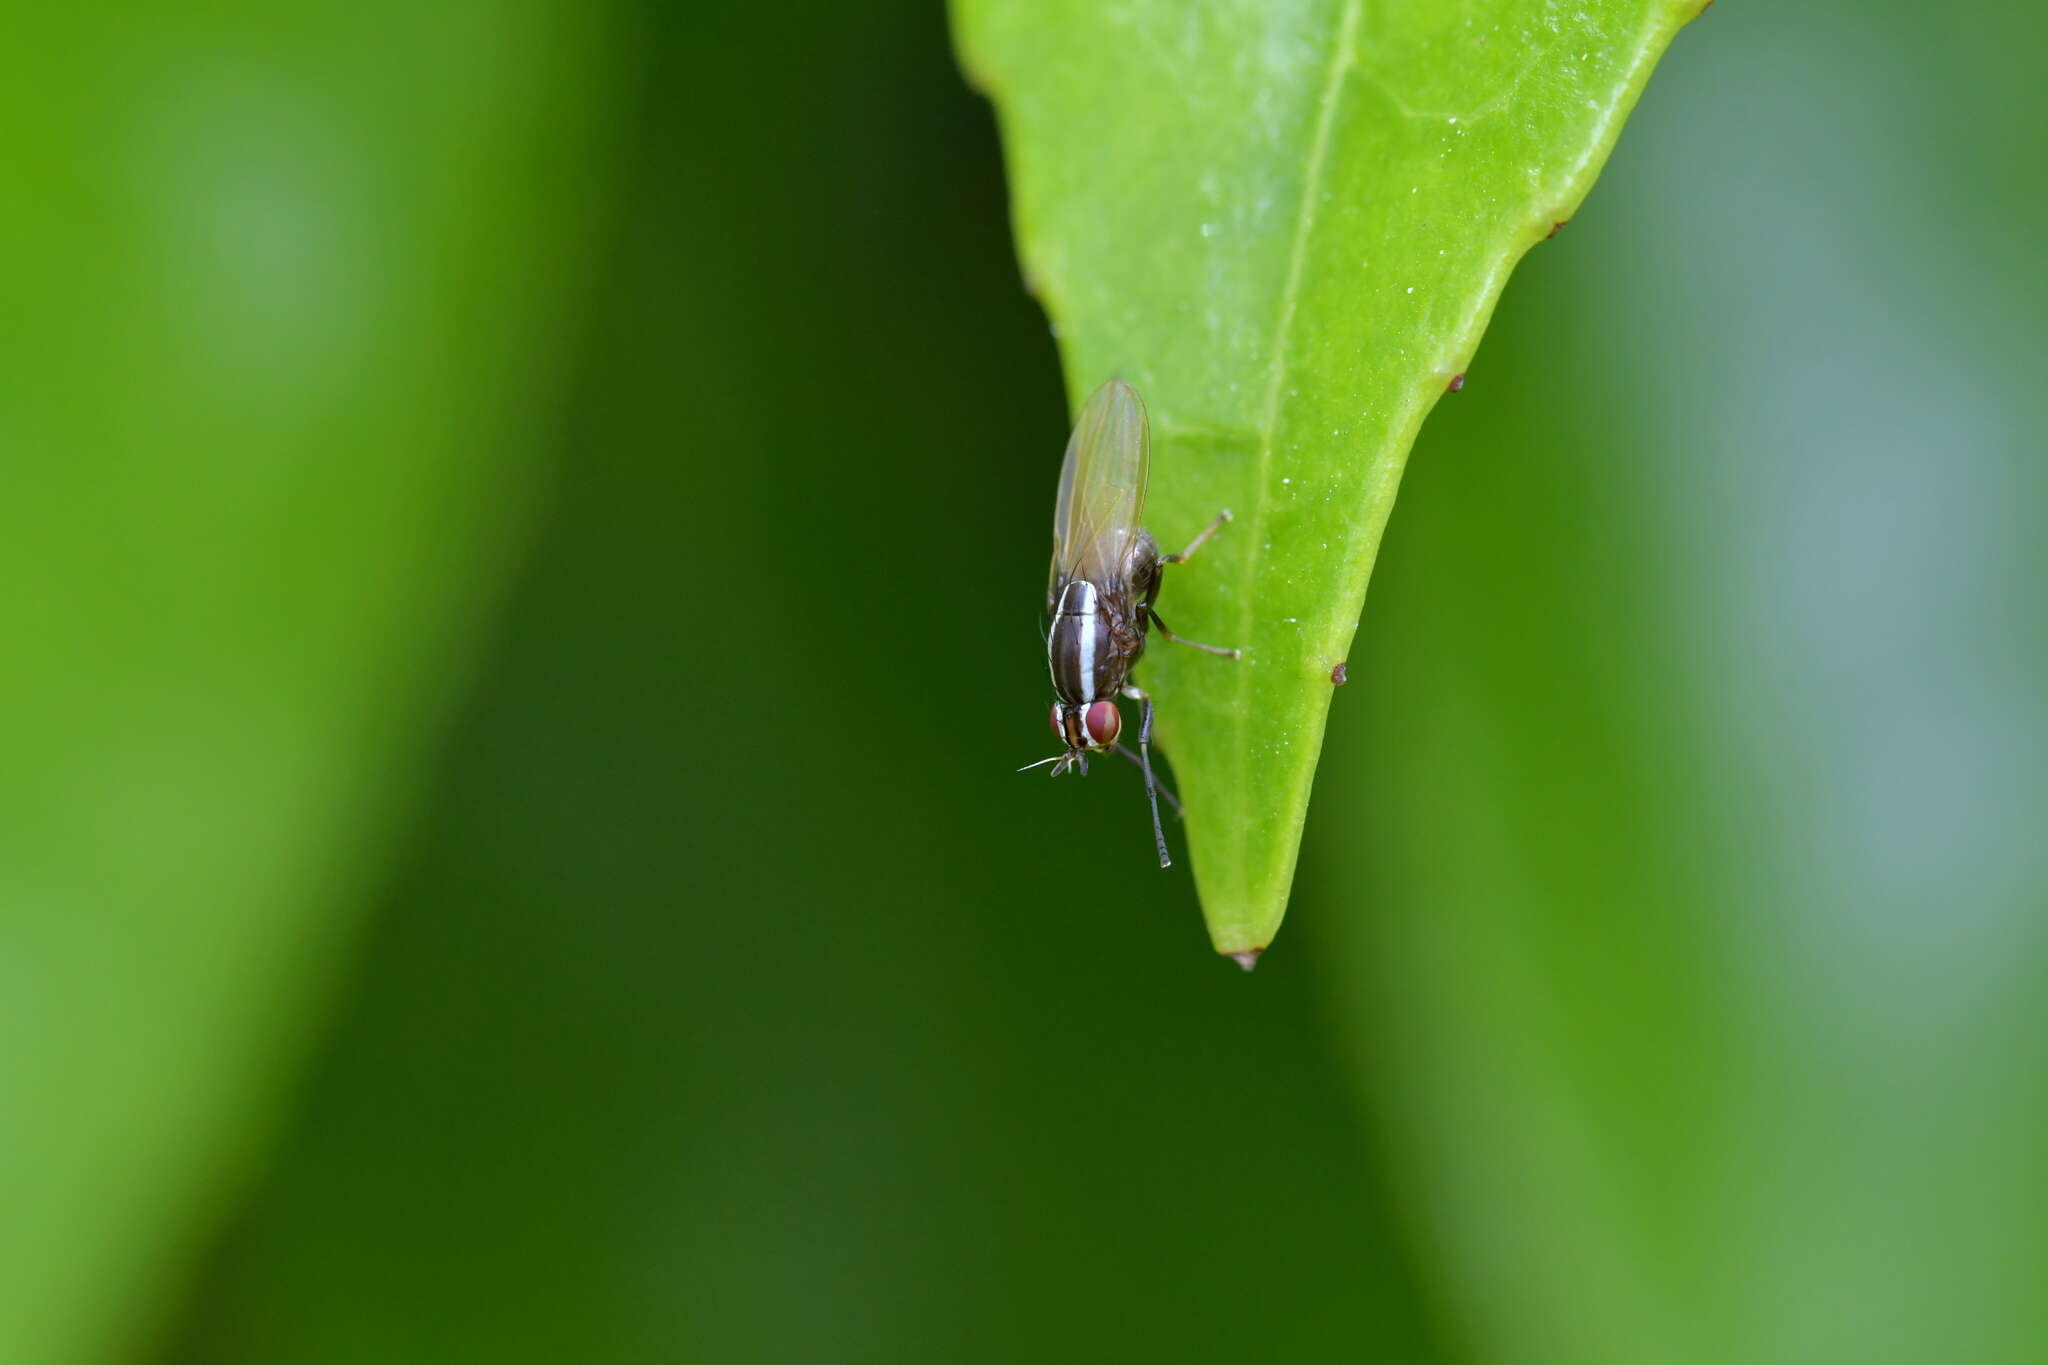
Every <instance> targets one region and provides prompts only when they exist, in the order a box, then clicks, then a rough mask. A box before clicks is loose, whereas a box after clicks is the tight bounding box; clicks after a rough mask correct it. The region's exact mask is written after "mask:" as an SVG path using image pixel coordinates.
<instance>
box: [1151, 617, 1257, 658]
mask: <svg viewBox="0 0 2048 1365" xmlns="http://www.w3.org/2000/svg"><path fill="white" fill-rule="evenodd" d="M1145 614H1146V615H1147V616H1149V617H1151V618H1152V624H1153V625H1155V626H1157V627H1159V633H1160V634H1161V635H1162V636H1164V637H1165V638H1166V642H1167V643H1168V644H1170V645H1186V646H1187V647H1188V648H1189V649H1199V650H1202V651H1203V652H1204V653H1208V654H1221V655H1222V656H1223V657H1224V658H1226V659H1235V658H1238V657H1240V656H1241V654H1242V651H1241V650H1235V649H1225V648H1224V647H1223V646H1222V645H1205V644H1203V643H1202V642H1201V641H1200V640H1190V639H1188V638H1186V637H1185V636H1181V635H1175V634H1174V633H1173V632H1172V631H1170V630H1168V629H1167V628H1166V622H1164V621H1162V620H1160V619H1159V609H1158V608H1157V607H1152V606H1147V607H1146V608H1145Z"/></svg>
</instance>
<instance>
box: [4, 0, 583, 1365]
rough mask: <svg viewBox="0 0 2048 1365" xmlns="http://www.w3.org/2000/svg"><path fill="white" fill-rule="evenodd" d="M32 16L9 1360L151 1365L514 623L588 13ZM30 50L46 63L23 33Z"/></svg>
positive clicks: (7, 671) (11, 964)
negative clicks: (518, 550)
mask: <svg viewBox="0 0 2048 1365" xmlns="http://www.w3.org/2000/svg"><path fill="white" fill-rule="evenodd" d="M113 9H114V10H115V13H114V14H111V15H108V14H100V15H99V16H98V17H97V18H85V17H83V16H82V15H80V14H76V13H74V12H73V11H72V10H70V9H67V8H61V7H49V6H31V7H25V8H24V9H23V10H22V12H21V13H20V14H19V15H18V16H16V19H17V24H16V27H17V31H16V32H15V33H14V34H13V41H14V42H15V43H16V45H17V46H18V47H20V48H21V50H23V51H25V52H34V53H39V54H44V58H43V59H41V60H36V61H25V62H19V63H16V64H15V66H14V68H13V69H12V71H11V72H10V78H9V80H8V82H7V83H6V86H5V88H4V91H0V200H4V201H5V202H6V203H7V204H8V205H10V209H9V212H8V223H7V232H8V242H9V250H8V251H7V252H6V254H5V257H4V259H0V313H4V314H5V316H6V317H7V319H8V325H7V326H6V327H4V328H0V370H4V371H5V373H6V374H7V376H8V380H7V383H6V385H5V389H6V392H5V394H4V395H0V452H4V453H0V460H4V475H5V477H4V480H0V482H4V487H5V493H4V496H0V585H4V586H0V638H4V639H5V640H6V642H7V643H6V645H5V649H6V652H7V663H6V665H5V666H4V667H0V754H4V755H5V759H4V764H0V1208H5V1209H6V1211H7V1213H6V1218H7V1232H6V1235H5V1236H4V1238H0V1282H4V1283H5V1284H6V1286H7V1289H6V1292H5V1293H4V1294H0V1359H4V1360H6V1361H9V1362H15V1363H18V1365H37V1363H38V1362H44V1361H77V1360H106V1359H115V1358H121V1359H127V1358H130V1356H132V1355H133V1354H134V1347H135V1344H136V1339H137V1338H138V1337H139V1336H142V1335H144V1334H151V1333H154V1332H155V1331H156V1330H157V1329H159V1328H160V1327H161V1325H162V1321H161V1320H162V1318H163V1317H164V1316H165V1309H164V1305H166V1304H167V1303H168V1302H170V1301H171V1300H172V1298H173V1282H174V1281H175V1279H176V1278H177V1277H179V1276H180V1275H181V1274H183V1273H186V1272H188V1271H189V1269H190V1268H191V1266H192V1264H193V1262H194V1260H195V1257H194V1252H195V1250H196V1249H197V1248H198V1247H199V1246H201V1245H203V1243H204V1240H205V1239H206V1237H207V1236H208V1234H209V1233H210V1232H211V1231H212V1230H213V1229H214V1227H215V1225H216V1223H217V1221H218V1219H219V1217H220V1212H221V1207H222V1204H223V1201H224V1197H225V1196H227V1195H229V1194H231V1193H232V1192H233V1191H234V1190H235V1188H236V1187H237V1186H238V1185H239V1183H240V1180H241V1178H242V1177H243V1175H244V1172H245V1169H246V1166H247V1163H248V1158H249V1156H250V1154H251V1152H252V1151H253V1150H254V1149H255V1148H257V1147H258V1146H259V1145H260V1144H261V1143H262V1141H263V1139H264V1137H265V1136H266V1133H267V1130H268V1129H269V1128H270V1127H271V1125H272V1123H273V1121H274V1118H273V1115H274V1112H275V1110H276V1108H277V1106H278V1104H279V1102H280V1100H281V1098H282V1097H281V1094H280V1091H281V1089H282V1086H281V1084H280V1082H281V1081H282V1079H283V1077H284V1074H285V1073H286V1072H287V1070H288V1069H289V1067H290V1066H291V1064H292V1063H293V1062H294V1061H295V1060H297V1058H298V1057H299V1056H300V1055H301V1054H302V1053H303V1051H304V1048H305V1045H306V1043H307V1041H308V1038H309V1035H310V1033H311V1030H312V1027H313V1026H314V1024H315V1023H316V1022H317V1020H318V1017H319V1009H318V1007H319V1005H320V1003H321V1001H322V1000H323V999H324V998H325V996H326V995H327V994H328V992H327V989H326V987H327V986H328V985H329V984H330V982H331V980H332V977H333V975H334V973H335V971H336V969H337V967H338V966H339V965H340V964H343V963H345V962H347V961H348V960H349V958H350V956H351V955H352V954H351V949H352V947H353V943H354V937H355V935H354V930H355V929H356V927H357V925H358V923H359V921H360V918H361V916H362V913H363V911H364V909H365V908H366V907H367V906H368V905H369V904H370V903H372V901H373V900H374V897H375V894H376V893H377V892H378V891H379V890H381V888H382V886H383V884H384V882H385V880H386V878H387V877H388V875H389V872H388V868H389V861H388V855H389V853H390V852H391V849H390V841H391V838H392V836H393V833H394V831H395V830H396V829H397V828H398V827H399V826H400V825H401V823H402V820H403V817H404V815H405V814H407V813H408V811H409V810H410V808H411V807H412V806H413V805H414V804H415V802H416V799H417V789H418V786H419V781H418V761H419V759H420V757H421V754H422V751H423V750H424V749H425V748H426V746H427V745H428V744H429V743H430V741H431V737H432V735H433V733H434V731H435V730H436V728H437V726H438V723H439V721H440V719H441V716H442V713H443V711H444V707H445V703H446V702H447V701H448V700H449V698H450V696H451V694H452V693H453V692H454V690H455V688H456V685H457V684H458V683H459V682H460V680H461V678H462V676H463V674H464V672H465V666H466V661H467V660H468V658H469V657H470V654H471V651H472V649H473V648H474V646H475V645H476V644H477V643H478V641H479V638H480V636H481V634H482V632H483V628H484V627H485V626H486V624H487V622H488V620H489V613H488V607H489V606H490V604H491V603H492V601H493V600H494V599H495V597H496V594H497V589H496V586H495V585H496V583H497V581H498V580H499V578H500V575H501V574H502V572H503V570H504V569H505V567H506V565H507V562H508V558H507V557H508V552H509V551H510V550H511V549H512V548H513V546H514V545H516V543H517V537H518V533H519V531H520V530H521V528H522V526H523V524H524V515H523V513H524V509H525V507H526V504H527V501H528V498H527V493H526V490H527V486H528V482H529V478H530V458H531V456H532V454H533V452H534V438H535V436H536V435H539V434H542V433H544V432H545V430H546V428H547V427H548V425H549V420H548V419H549V417H550V414H551V412H552V410H553V407H554V404H553V401H552V395H553V394H554V393H555V391H556V390H557V389H558V387H559V386H558V384H557V383H556V382H555V381H554V380H553V379H552V378H551V376H552V375H554V374H555V373H556V372H557V370H558V366H557V364H556V359H555V355H556V348H557V347H558V346H559V344H560V339H561V338H562V336H563V333H564V332H565V330H569V329H565V328H564V327H563V326H562V324H563V322H564V321H565V320H566V316H565V315H566V313H567V311H568V309H569V306H570V305H571V304H573V302H574V298H573V296H574V294H575V293H576V289H575V285H576V282H577V281H578V280H579V279H580V278H581V276H582V273H583V272H582V270H581V268H580V266H579V262H580V261H582V260H583V259H585V257H586V252H585V250H584V248H583V246H582V245H581V244H582V243H583V241H584V240H585V237H586V231H587V229H588V227H589V226H590V222H589V219H590V214H591V204H592V201H593V198H594V197H595V196H593V195H592V194H591V193H590V190H591V189H592V188H593V184H592V181H593V179H594V175H593V172H594V171H595V170H596V169H597V168H599V167H601V166H602V160H601V158H594V157H593V156H592V153H593V151H594V150H595V149H596V147H597V146H598V145H599V144H601V140H602V139H601V138H599V137H598V136H597V134H599V133H600V131H601V128H602V120H601V118H597V117H593V113H596V114H601V112H602V109H603V107H604V103H605V101H606V100H608V96H606V95H605V94H604V93H603V92H604V86H603V85H602V83H600V82H597V81H593V80H592V79H591V76H592V75H593V74H595V73H594V72H593V70H592V67H593V65H594V57H595V56H596V55H597V54H598V53H601V52H602V51H603V50H604V47H605V41H604V38H603V26H602V24H601V23H593V22H592V20H591V19H589V18H586V17H584V15H583V14H582V12H581V10H580V9H579V7H577V6H574V5H568V4H563V3H558V2H557V0H518V2H517V3H513V4H507V5H497V6H491V7H489V11H488V13H485V12H482V11H478V12H476V13H474V14H467V15H465V14H457V13H453V12H447V13H439V12H426V11H422V10H420V9H418V8H417V7H413V6H408V5H399V4H394V3H390V2H389V0H381V2H379V3H371V4H362V5H358V4H339V3H334V2H333V0H322V2H321V3H314V4H302V5H292V6H279V5H268V6H266V5H242V6H232V5H230V6H206V7H198V10H199V11H202V12H193V13H189V14H187V13H179V12H173V11H171V10H167V9H166V8H164V7H161V6H156V5H149V4H126V5H116V6H114V7H113ZM22 30H26V31H22Z"/></svg>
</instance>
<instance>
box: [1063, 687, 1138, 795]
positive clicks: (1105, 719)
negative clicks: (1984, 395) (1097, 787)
mask: <svg viewBox="0 0 2048 1365" xmlns="http://www.w3.org/2000/svg"><path fill="white" fill-rule="evenodd" d="M1123 727H1124V718H1123V716H1122V715H1120V714H1119V713H1118V711H1117V709H1116V703H1115V702H1113V701H1084V702H1064V701H1056V702H1054V703H1053V704H1052V733H1053V738H1054V739H1057V740H1059V741H1060V742H1061V743H1063V744H1065V745H1066V746H1067V751H1066V752H1065V753H1064V754H1061V755H1060V756H1059V758H1058V759H1057V760H1056V761H1055V762H1054V763H1053V769H1052V775H1053V776H1054V777H1058V776H1059V775H1060V774H1061V773H1063V772H1065V771H1067V770H1068V769H1069V768H1079V769H1080V770H1081V776H1083V777H1086V776H1087V775H1088V755H1089V754H1090V753H1091V752H1093V753H1100V752H1101V751H1102V750H1104V749H1107V748H1108V747H1109V746H1110V745H1112V744H1114V743H1116V737H1117V732H1118V731H1120V730H1122V729H1123Z"/></svg>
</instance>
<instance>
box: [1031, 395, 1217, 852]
mask: <svg viewBox="0 0 2048 1365" xmlns="http://www.w3.org/2000/svg"><path fill="white" fill-rule="evenodd" d="M1151 457H1152V451H1151V436H1150V433H1149V430H1148V428H1147V425H1146V421H1145V404H1144V402H1143V401H1142V400H1141V399H1139V397H1138V391H1137V390H1136V389H1134V388H1132V387H1131V386H1130V385H1129V384H1126V383H1124V382H1123V381H1122V380H1118V379H1112V380H1110V381H1109V382H1108V383H1107V384H1104V385H1103V386H1102V387H1101V388H1099V389H1097V390H1096V391H1095V395H1094V397H1092V398H1090V399H1089V400H1088V405H1087V406H1086V407H1084V408H1082V409H1081V420H1080V421H1079V423H1077V424H1076V425H1075V427H1074V436H1073V439H1072V440H1070V441H1068V442H1067V459H1066V464H1065V465H1064V466H1063V467H1062V468H1061V470H1060V496H1059V502H1058V503H1057V505H1055V507H1054V508H1053V514H1052V578H1051V581H1050V583H1049V584H1048V585H1047V587H1046V593H1045V609H1046V612H1047V614H1048V615H1049V616H1051V618H1052V630H1051V632H1050V634H1049V635H1048V636H1047V638H1046V643H1045V652H1046V662H1047V663H1048V665H1050V667H1051V669H1052V687H1053V691H1054V692H1055V693H1057V694H1058V695H1059V700H1058V701H1057V702H1055V703H1053V708H1052V732H1053V736H1054V738H1056V739H1058V740H1059V741H1060V742H1061V743H1063V744H1065V745H1066V746H1067V749H1066V752H1065V753H1061V754H1055V755H1053V757H1051V758H1047V759H1041V760H1039V762H1037V763H1033V764H1031V765H1029V766H1031V767H1033V768H1037V767H1041V766H1043V765H1044V764H1046V763H1050V764H1052V775H1053V776H1054V777H1058V776H1059V775H1060V774H1061V773H1063V772H1066V771H1067V770H1068V769H1070V768H1079V769H1080V770H1081V775H1082V776H1083V777H1086V776H1087V775H1088V755H1089V753H1090V752H1091V751H1092V752H1097V753H1099V752H1101V751H1102V750H1104V749H1114V750H1115V751H1116V752H1117V753H1119V754H1121V755H1122V756H1123V757H1125V758H1128V759H1130V760H1131V761H1132V762H1133V763H1136V764H1137V765H1138V766H1139V768H1141V769H1143V770H1144V773H1145V799H1146V800H1147V801H1149V802H1151V805H1152V837H1153V838H1154V839H1155V840H1157V841H1158V844H1159V865H1160V866H1161V867H1170V866H1172V863H1173V860H1172V859H1170V858H1168V857H1167V855H1166V831H1165V829H1164V828H1163V827H1162V826H1161V825H1160V823H1159V786H1158V783H1157V782H1155V781H1154V780H1153V777H1152V699H1151V698H1150V697H1148V696H1146V695H1145V694H1144V693H1143V692H1141V691H1139V690H1138V689H1137V688H1135V687H1132V686H1130V685H1129V683H1128V682H1126V681H1125V680H1126V679H1127V678H1128V677H1129V676H1130V672H1131V669H1132V668H1133V667H1135V666H1136V664H1137V662H1138V660H1139V659H1140V658H1142V657H1143V656H1144V653H1145V632H1146V631H1147V630H1148V629H1151V628H1153V627H1157V628H1158V631H1159V633H1160V635H1161V636H1162V637H1164V638H1165V639H1166V640H1167V641H1169V642H1170V643H1173V644H1177V645H1187V646H1188V647H1189V648H1191V649H1200V650H1205V651H1207V652H1208V653H1210V654H1221V655H1223V656H1224V657H1225V658H1228V659H1235V658H1236V657H1237V656H1238V651H1236V650H1234V649H1223V648H1220V647H1219V646H1216V645H1204V644H1197V643H1196V642H1195V641H1193V640H1188V639H1183V638H1182V637H1181V636H1178V635H1175V634H1174V633H1173V632H1172V631H1171V630H1169V629H1167V626H1166V622H1164V621H1162V620H1160V619H1159V610H1158V608H1157V606H1155V605H1154V604H1155V603H1156V602H1157V601H1158V598H1159V570H1160V568H1161V567H1162V566H1164V565H1167V564H1180V563H1184V562H1186V561H1187V560H1188V559H1190V558H1192V557H1193V555H1194V553H1195V551H1197V550H1199V549H1201V548H1202V543H1203V542H1204V541H1206V540H1208V539H1209V537H1210V536H1212V535H1214V534H1216V531H1217V529H1218V528H1220V527H1221V526H1222V525H1223V523H1225V522H1226V521H1229V520H1230V513H1229V511H1228V510H1225V511H1223V512H1222V513H1219V514H1218V515H1217V517H1216V520H1214V521H1212V522H1210V523H1209V525H1208V527H1207V528H1206V529H1205V530H1204V531H1203V532H1202V534H1200V535H1198V536H1196V537H1195V538H1194V540H1193V541H1192V542H1190V543H1189V545H1188V547H1187V549H1185V550H1182V551H1181V552H1180V553H1179V554H1177V555H1161V554H1160V553H1159V546H1158V544H1157V543H1156V542H1154V541H1153V539H1152V535H1151V533H1150V532H1148V531H1146V530H1145V529H1144V527H1142V526H1140V525H1139V524H1138V523H1139V519H1140V517H1142V516H1143V515H1144V511H1145V478H1146V474H1147V466H1148V465H1149V464H1150V462H1151ZM1119 696H1124V697H1128V698H1130V699H1131V700H1132V701H1134V702H1136V703H1138V708H1139V712H1138V714H1139V721H1138V752H1137V753H1135V754H1134V753H1132V752H1131V751H1130V750H1129V749H1127V748H1125V747H1124V746H1123V745H1121V744H1119V743H1117V742H1116V737H1117V735H1118V733H1119V732H1120V731H1122V729H1123V716H1122V714H1121V713H1120V712H1119V711H1118V710H1117V704H1116V698H1117V697H1119ZM1166 799H1167V801H1168V803H1170V804H1171V805H1172V806H1173V808H1174V810H1175V812H1176V813H1177V812H1178V811H1179V810H1180V802H1179V801H1177V800H1175V799H1174V796H1173V793H1172V792H1168V793H1167V794H1166Z"/></svg>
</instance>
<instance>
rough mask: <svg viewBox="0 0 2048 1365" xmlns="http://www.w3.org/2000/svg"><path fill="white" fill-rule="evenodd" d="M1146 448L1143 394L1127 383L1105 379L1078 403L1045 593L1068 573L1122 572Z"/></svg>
mask: <svg viewBox="0 0 2048 1365" xmlns="http://www.w3.org/2000/svg"><path fill="white" fill-rule="evenodd" d="M1151 455H1152V442H1151V434H1150V432H1149V430H1148V428H1147V425H1146V420H1145V403H1144V400H1142V399H1141V398H1139V397H1138V391H1137V390H1136V389H1134V388H1132V387H1131V386H1130V385H1129V384H1126V383H1124V382H1123V381H1122V380H1120V379H1112V380H1110V381H1109V382H1108V383H1107V384H1104V385H1103V386H1102V387H1101V388H1099V389H1097V390H1096V391H1095V393H1094V396H1092V397H1091V398H1089V400H1088V402H1087V404H1086V405H1085V406H1083V407H1082V409H1081V418H1080V420H1079V421H1078V422H1076V423H1075V425H1074V436H1073V439H1072V440H1070V441H1068V442H1067V459H1066V464H1065V465H1064V466H1063V467H1062V468H1061V469H1060V496H1059V501H1058V502H1057V503H1056V504H1055V505H1054V507H1053V514H1052V578H1051V581H1050V586H1049V588H1048V593H1049V594H1050V592H1051V591H1054V590H1056V589H1057V587H1058V585H1059V584H1060V583H1062V582H1064V581H1066V580H1068V579H1073V578H1085V579H1087V580H1089V581H1090V582H1092V583H1096V584H1098V585H1102V586H1105V587H1106V586H1108V585H1110V584H1111V583H1112V582H1114V581H1116V580H1119V579H1121V577H1122V576H1123V573H1124V565H1125V562H1126V557H1127V556H1128V554H1129V552H1130V549H1131V546H1132V544H1133V543H1134V542H1136V540H1137V538H1138V536H1139V534H1140V530H1139V519H1140V518H1141V517H1142V516H1143V515H1144V511H1145V476H1146V472H1147V466H1148V464H1149V463H1150V462H1151ZM1050 609H1051V604H1050V603H1049V604H1048V610H1050Z"/></svg>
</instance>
